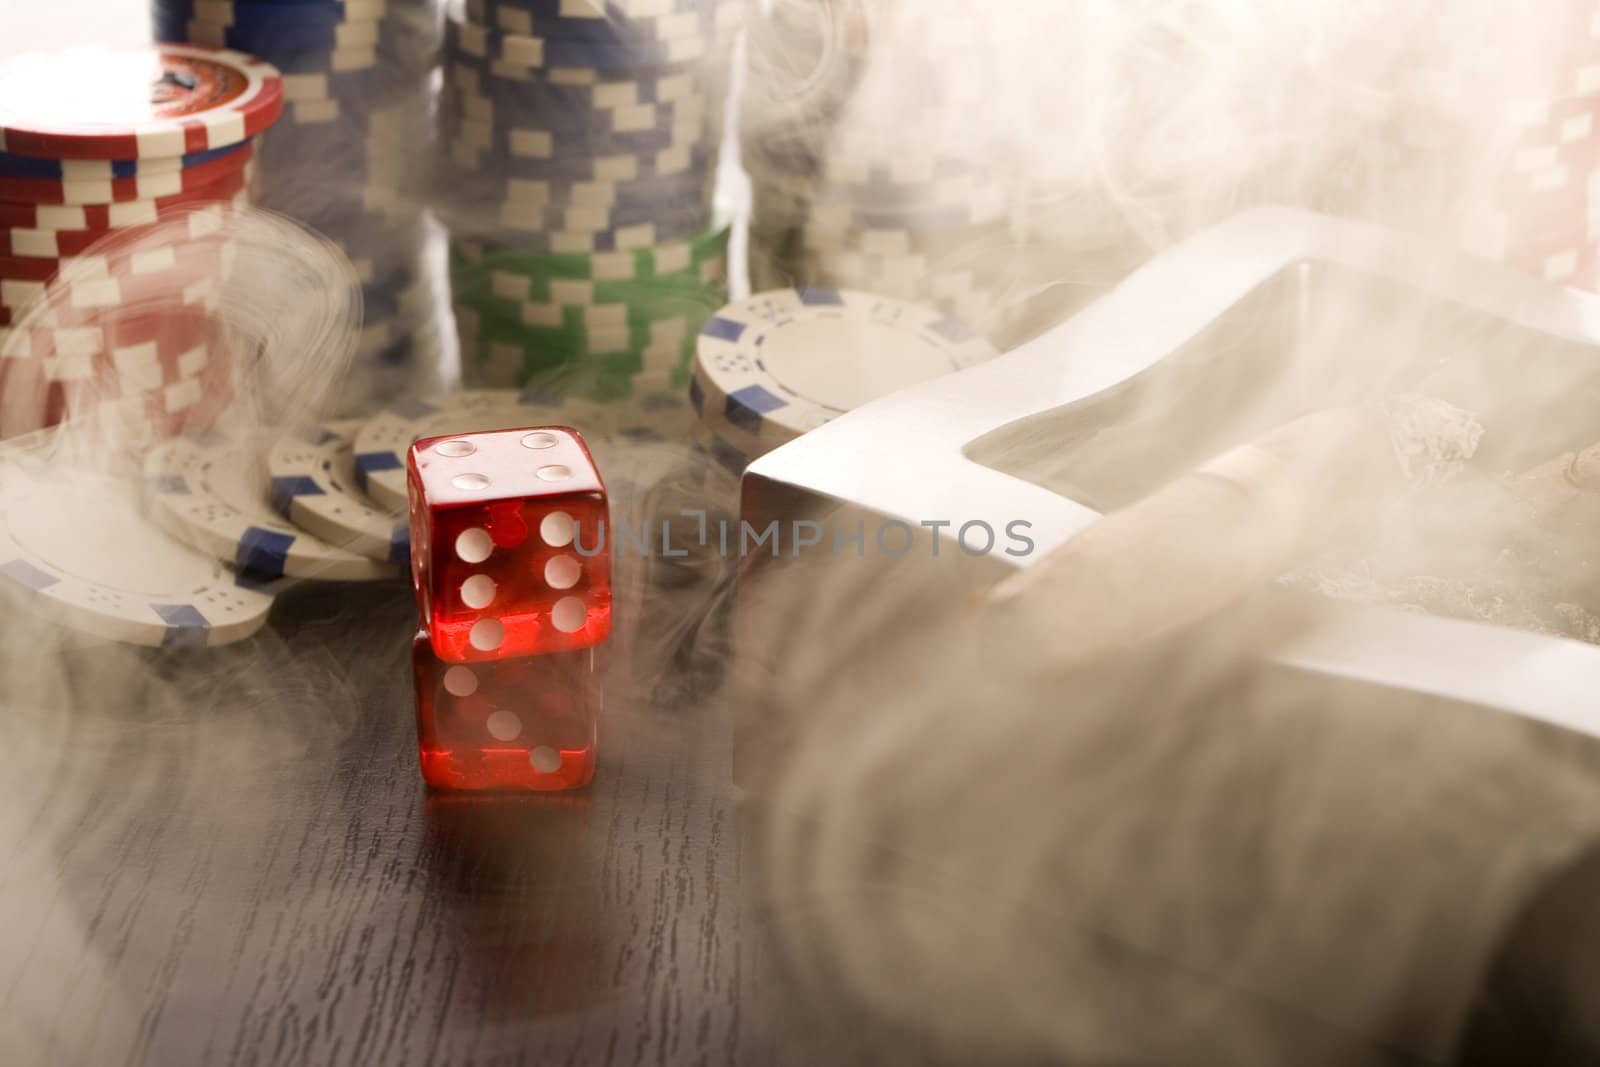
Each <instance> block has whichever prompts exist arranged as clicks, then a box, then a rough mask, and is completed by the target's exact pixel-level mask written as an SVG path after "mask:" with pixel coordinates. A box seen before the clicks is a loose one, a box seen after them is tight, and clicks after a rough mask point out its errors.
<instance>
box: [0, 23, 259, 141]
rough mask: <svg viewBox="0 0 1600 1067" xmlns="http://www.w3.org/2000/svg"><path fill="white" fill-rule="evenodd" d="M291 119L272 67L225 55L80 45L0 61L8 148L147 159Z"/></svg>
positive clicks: (0, 129) (1, 115) (174, 47)
mask: <svg viewBox="0 0 1600 1067" xmlns="http://www.w3.org/2000/svg"><path fill="white" fill-rule="evenodd" d="M282 112H283V78H282V76H281V75H280V74H279V73H278V70H277V68H276V67H274V66H272V65H271V64H270V63H266V62H264V61H262V60H259V59H255V58H254V57H252V56H247V55H245V54H243V53H242V52H233V51H229V50H227V49H221V48H206V47H202V46H199V45H179V44H159V45H151V46H147V47H142V48H107V47H101V46H80V47H77V48H70V49H67V50H65V51H62V52H55V53H32V54H28V55H22V56H16V57H14V58H11V59H8V60H5V61H4V62H0V151H4V152H13V153H16V154H19V155H30V156H47V157H49V158H52V159H111V160H117V159H147V158H152V157H165V156H182V155H188V154H190V153H193V152H205V151H209V150H210V149H213V148H225V147H227V146H228V145H235V144H239V143H241V142H243V141H246V140H249V139H250V138H252V137H254V136H256V135H257V134H259V133H260V132H261V131H263V130H265V129H266V128H267V127H269V126H271V125H272V123H273V122H274V121H276V120H277V118H278V116H279V115H280V114H282Z"/></svg>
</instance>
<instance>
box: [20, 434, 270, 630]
mask: <svg viewBox="0 0 1600 1067" xmlns="http://www.w3.org/2000/svg"><path fill="white" fill-rule="evenodd" d="M0 588H3V589H5V590H6V591H7V592H8V593H9V594H10V595H13V596H19V597H21V598H23V599H22V600H21V603H22V604H23V605H25V606H26V608H27V610H28V611H29V612H30V613H36V614H37V615H39V616H43V617H46V618H49V619H51V620H52V621H54V622H57V623H59V624H61V625H63V626H66V627H68V628H70V629H74V630H77V631H80V632H82V633H87V634H92V635H94V636H97V637H105V638H109V639H111V640H114V641H122V642H125V643H128V644H135V645H148V646H152V647H167V648H182V647H194V648H200V647H208V646H216V645H225V644H229V643H231V642H234V641H240V640H243V639H244V638H246V637H249V636H250V635H251V634H253V633H255V632H256V631H257V630H259V629H260V628H261V626H262V625H263V624H264V623H265V622H266V621H267V614H268V612H269V611H270V610H271V608H272V594H273V592H274V591H275V588H276V586H275V583H271V582H261V581H257V580H254V579H251V578H248V577H244V576H241V575H238V574H235V573H234V572H233V571H231V570H229V569H228V568H227V567H225V566H223V565H222V564H221V563H220V562H219V561H217V560H215V559H212V558H211V557H210V556H209V555H204V554H202V553H199V552H196V551H194V550H193V549H191V548H189V547H188V546H187V545H184V544H182V543H181V542H179V541H176V540H174V539H173V538H171V537H169V536H167V534H165V533H164V532H162V531H161V530H160V529H159V528H158V527H156V526H155V525H154V524H153V523H151V521H150V520H149V519H147V518H146V517H145V516H144V515H143V514H141V513H140V507H139V491H138V486H137V483H136V481H134V480H133V479H128V478H119V477H115V476H113V475H110V474H105V473H101V472H97V471H88V470H82V469H78V468H75V467H71V466H68V465H65V464H62V463H58V462H50V461H47V460H46V458H45V457H43V456H42V455H39V454H37V453H29V452H27V451H24V450H22V449H8V450H7V451H6V452H5V453H4V454H3V455H0Z"/></svg>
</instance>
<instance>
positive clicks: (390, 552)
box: [267, 419, 411, 567]
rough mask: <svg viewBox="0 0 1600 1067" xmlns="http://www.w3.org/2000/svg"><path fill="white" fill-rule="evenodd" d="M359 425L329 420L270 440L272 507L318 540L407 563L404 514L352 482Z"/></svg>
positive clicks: (354, 421)
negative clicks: (308, 430) (381, 504)
mask: <svg viewBox="0 0 1600 1067" xmlns="http://www.w3.org/2000/svg"><path fill="white" fill-rule="evenodd" d="M360 425H361V423H360V420H358V419H346V420H341V421H337V422H331V423H328V424H326V425H324V426H320V427H318V428H317V429H316V430H314V431H312V432H311V433H309V434H304V435H300V434H294V435H290V436H287V437H284V438H282V439H280V440H278V441H277V442H276V443H274V444H273V445H272V447H271V448H270V449H269V450H268V451H267V474H268V476H269V478H270V479H271V489H270V494H271V498H272V506H273V507H274V508H275V509H277V511H278V513H279V514H281V515H284V516H286V517H287V518H288V519H289V521H290V522H292V523H294V524H295V525H296V526H298V527H300V528H301V529H303V530H306V531H309V532H310V533H313V534H315V535H317V536H318V537H320V538H322V539H323V540H324V541H327V542H329V543H331V544H335V545H339V546H341V547H343V548H346V549H349V550H350V551H351V552H357V553H360V554H361V555H363V556H367V557H369V558H371V559H374V560H382V561H384V562H386V563H390V564H393V565H395V566H397V567H404V566H409V563H410V559H411V536H410V530H409V528H408V527H407V525H406V517H405V514H404V513H403V512H397V511H391V510H388V509H385V508H382V507H379V506H378V505H377V504H375V503H373V501H371V500H369V499H368V498H367V497H366V496H365V495H364V494H363V493H362V492H361V490H360V489H358V488H357V487H356V465H355V452H354V448H353V443H354V441H353V439H354V437H355V432H356V428H357V427H359V426H360Z"/></svg>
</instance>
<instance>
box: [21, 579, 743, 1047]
mask: <svg viewBox="0 0 1600 1067" xmlns="http://www.w3.org/2000/svg"><path fill="white" fill-rule="evenodd" d="M411 611H412V607H411V605H410V602H409V594H408V593H407V592H406V591H404V590H397V589H389V590H367V589H362V590H352V589H339V590H324V591H321V592H317V593H313V594H310V595H308V596H304V597H301V598H300V602H298V603H293V604H290V605H282V606H280V608H279V610H278V614H277V615H276V616H275V621H274V624H273V631H272V632H271V633H269V634H267V635H265V636H264V637H263V638H261V639H258V640H256V641H253V642H248V643H246V644H244V645H241V646H237V647H235V648H231V649H222V650H217V651H216V652H214V653H209V654H206V655H205V656H204V657H202V658H200V659H198V660H197V659H196V658H195V657H194V656H193V655H190V656H189V657H176V656H174V657H171V658H167V657H163V656H161V655H159V654H157V655H151V654H147V653H136V652H132V651H130V650H126V649H120V648H115V647H109V646H108V647H104V648H89V649H83V650H80V651H76V652H72V653H70V654H67V655H65V656H64V657H63V663H64V664H65V669H64V670H62V671H60V672H59V673H57V672H55V671H53V670H51V669H50V665H48V664H45V665H41V664H40V663H38V662H37V661H30V658H29V657H28V656H26V655H25V654H24V653H20V652H19V653H17V654H12V655H9V656H7V657H6V659H5V661H4V663H3V664H0V666H3V667H4V668H5V674H4V684H5V697H6V703H7V720H8V721H7V726H6V728H7V730H8V732H10V733H11V735H12V738H11V740H12V744H11V759H10V767H11V770H10V772H9V773H8V775H7V776H6V780H5V782H4V784H3V785H0V791H3V792H0V809H3V814H0V857H4V864H5V867H4V875H3V876H0V877H3V880H0V918H3V921H4V922H3V932H0V1051H3V1052H4V1053H5V1054H4V1055H3V1056H0V1060H3V1062H6V1063H8V1064H16V1065H25V1064H32V1063H50V1064H160V1065H170V1064H231V1065H262V1067H266V1065H303V1064H329V1065H353V1064H438V1065H460V1067H466V1065H490V1064H494V1065H499V1064H543V1063H558V1064H617V1065H624V1064H720V1063H736V1062H737V1063H745V1062H758V1061H761V1060H764V1059H766V1058H767V1055H768V1053H767V1052H765V1051H763V1050H762V1049H761V1043H760V1041H759V1039H758V1038H756V1037H753V1036H751V1035H750V1033H749V1031H750V1029H751V1020H752V1019H753V1017H754V1014H755V1013H753V1012H749V1011H746V1010H744V1008H745V998H744V996H743V991H744V990H746V989H747V988H749V987H750V985H751V980H752V977H753V975H752V974H751V973H750V968H751V966H752V962H751V961H756V963H755V965H756V966H759V965H760V964H759V961H760V960H762V959H764V958H765V957H764V955H763V954H762V953H761V952H759V951H751V950H750V948H749V946H744V947H743V949H742V946H741V942H742V940H743V933H742V930H741V925H742V913H743V912H744V909H743V908H742V907H741V905H740V900H739V893H738V879H737V870H738V867H739V865H740V862H741V860H740V840H739V839H740V834H739V830H738V818H737V814H736V809H735V806H734V801H733V793H732V787H731V785H730V779H729V774H728V762H729V750H730V746H729V731H728V726H727V723H726V721H725V718H724V716H723V714H722V712H721V711H720V710H719V708H718V706H717V704H716V702H715V701H712V700H708V699H705V698H704V697H703V695H701V694H700V693H699V691H698V690H697V689H696V682H695V680H694V679H693V678H689V677H674V678H669V679H665V680H663V681H662V682H661V683H660V684H658V685H657V686H655V688H654V691H655V692H656V693H657V695H658V697H659V699H658V700H657V701H656V702H655V704H654V706H612V707H609V708H608V709H607V712H606V716H605V718H604V720H603V726H602V729H603V736H602V739H603V753H602V758H601V766H600V771H599V774H598V777H597V779H596V782H595V784H594V785H593V786H592V787H591V788H590V789H589V790H587V791H586V792H584V793H582V794H575V795H568V796H559V797H548V798H538V797H533V798H517V797H470V796H445V795H430V794H428V793H427V791H426V790H425V789H424V788H423V785H422V782H421V779H420V777H419V775H418V773H417V768H416V752H415V735H414V728H413V721H412V705H411V694H410V688H409V678H408V673H407V665H406V655H407V638H408V634H409V630H410V616H411ZM742 972H743V973H742Z"/></svg>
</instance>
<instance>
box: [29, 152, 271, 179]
mask: <svg viewBox="0 0 1600 1067" xmlns="http://www.w3.org/2000/svg"><path fill="white" fill-rule="evenodd" d="M243 147H244V145H243V144H242V143H241V144H236V145H228V146H226V147H224V148H212V149H208V150H207V151H204V152H192V153H190V154H189V155H186V156H178V157H169V158H166V159H118V160H96V159H45V158H42V157H39V156H20V155H17V154H15V153H12V152H0V176H4V177H7V178H38V179H47V180H51V181H104V180H106V179H110V178H137V177H139V176H141V175H146V174H160V173H171V172H173V171H178V170H186V169H188V168H189V167H198V166H199V165H201V164H202V163H209V162H211V161H212V160H214V159H221V158H222V157H223V156H226V155H231V154H232V153H234V152H237V151H239V150H240V149H241V148H243Z"/></svg>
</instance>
